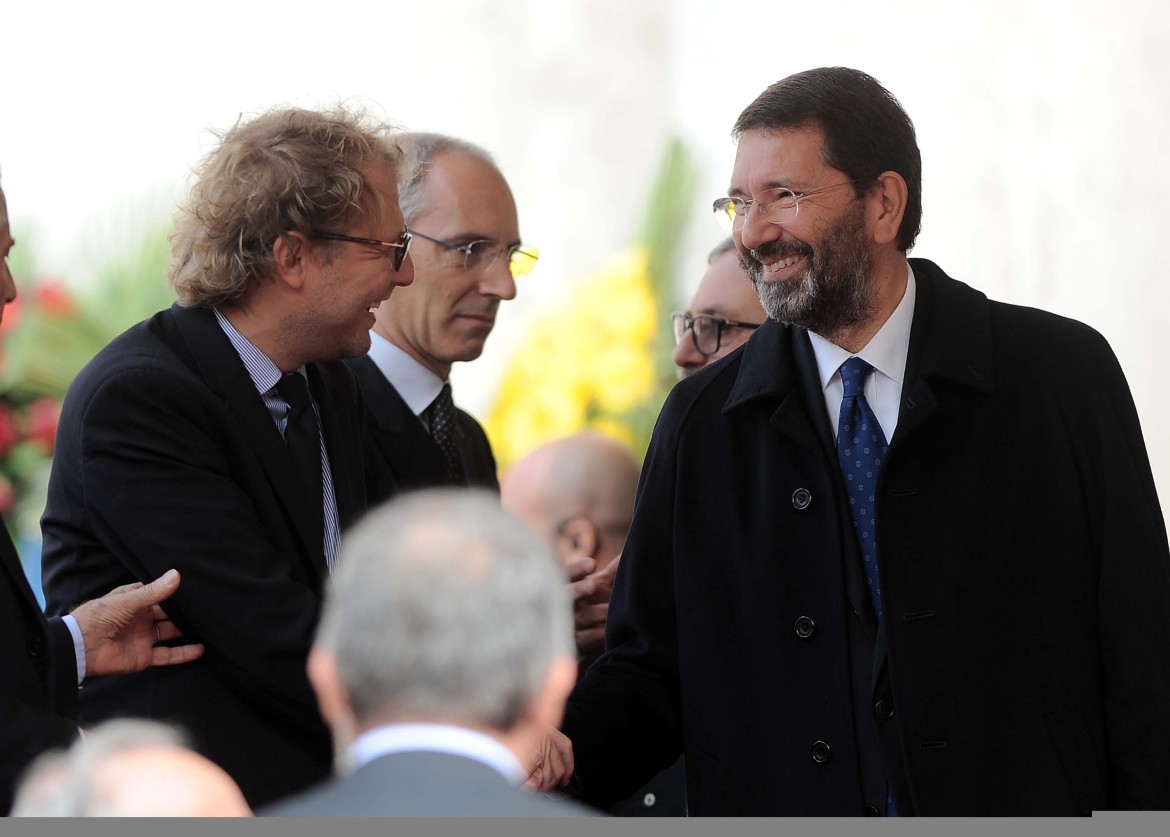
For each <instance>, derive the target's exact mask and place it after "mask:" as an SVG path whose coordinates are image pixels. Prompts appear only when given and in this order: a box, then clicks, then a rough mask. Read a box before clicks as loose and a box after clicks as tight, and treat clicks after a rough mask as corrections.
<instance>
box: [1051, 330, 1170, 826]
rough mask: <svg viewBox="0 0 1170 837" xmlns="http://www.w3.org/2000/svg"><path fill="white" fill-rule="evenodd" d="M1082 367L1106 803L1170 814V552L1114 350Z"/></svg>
mask: <svg viewBox="0 0 1170 837" xmlns="http://www.w3.org/2000/svg"><path fill="white" fill-rule="evenodd" d="M1098 339H1099V341H1100V351H1099V352H1098V353H1097V354H1096V355H1095V358H1094V361H1092V362H1090V363H1089V364H1086V366H1084V367H1082V371H1083V374H1084V381H1086V382H1088V383H1085V384H1084V385H1085V386H1087V387H1088V389H1089V391H1090V392H1091V398H1092V399H1093V403H1092V404H1090V405H1089V407H1088V408H1087V409H1085V410H1083V411H1082V412H1081V413H1080V414H1079V415H1077V416H1073V417H1070V419H1069V420H1070V421H1071V422H1073V423H1074V426H1078V425H1079V426H1080V427H1081V432H1080V433H1079V434H1078V435H1079V436H1080V438H1082V439H1085V440H1090V441H1091V443H1090V444H1087V445H1085V447H1084V450H1083V452H1082V454H1081V455H1082V458H1083V463H1082V467H1083V469H1084V472H1085V473H1086V474H1089V475H1092V476H1091V477H1090V478H1089V479H1087V480H1086V481H1085V482H1086V485H1087V486H1088V487H1089V491H1090V492H1092V493H1093V496H1092V497H1091V498H1090V500H1091V503H1090V507H1091V508H1093V509H1095V510H1097V512H1098V513H1097V520H1096V521H1095V525H1094V531H1095V533H1096V537H1097V539H1098V543H1097V544H1096V548H1097V550H1098V554H1099V555H1100V556H1101V558H1100V576H1099V586H1098V624H1099V626H1100V634H1101V642H1102V653H1101V659H1102V661H1103V664H1104V667H1105V671H1104V679H1105V712H1106V724H1107V739H1106V740H1107V742H1108V753H1107V757H1108V761H1109V765H1110V769H1109V775H1110V777H1111V778H1110V788H1109V793H1110V799H1111V804H1112V807H1113V808H1115V809H1118V810H1167V809H1170V714H1168V713H1167V707H1168V706H1170V549H1168V548H1167V540H1166V525H1165V522H1164V520H1163V517H1162V511H1161V508H1160V506H1159V503H1158V497H1157V492H1156V490H1155V487H1154V477H1153V473H1152V471H1151V469H1150V463H1149V457H1148V455H1147V453H1146V447H1145V442H1144V440H1143V438H1142V432H1141V427H1140V425H1139V422H1138V416H1137V411H1136V408H1135V407H1134V403H1133V397H1132V396H1131V394H1130V391H1129V387H1128V385H1127V384H1126V381H1125V377H1124V375H1123V373H1122V371H1121V368H1120V366H1119V365H1118V363H1117V360H1116V358H1115V357H1114V355H1113V352H1112V350H1110V349H1109V347H1108V345H1107V344H1105V341H1104V339H1103V338H1100V337H1099V336H1098Z"/></svg>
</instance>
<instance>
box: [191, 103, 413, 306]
mask: <svg viewBox="0 0 1170 837" xmlns="http://www.w3.org/2000/svg"><path fill="white" fill-rule="evenodd" d="M393 137H394V134H393V129H392V128H391V127H390V126H389V125H386V124H383V123H380V122H377V121H374V120H372V119H370V118H369V117H367V116H366V115H365V114H364V113H362V112H360V111H350V110H347V109H345V108H343V107H340V106H338V107H336V108H334V109H332V110H329V111H326V112H323V113H318V112H316V111H311V110H301V109H299V108H284V109H277V110H272V111H269V112H268V113H265V114H262V115H260V116H258V117H256V118H254V119H251V120H249V121H247V122H244V121H240V122H237V123H236V124H235V126H233V127H232V129H231V130H229V131H228V132H227V133H225V134H223V135H222V137H221V139H220V144H219V145H218V146H217V147H216V148H215V149H214V150H213V151H211V152H210V153H209V154H208V155H207V156H206V157H204V158H203V160H202V162H201V163H200V164H199V167H198V168H197V169H196V180H195V183H194V185H193V186H192V188H191V194H190V196H189V198H188V200H187V203H186V205H185V206H183V207H182V209H181V211H180V213H179V217H178V220H177V222H176V224H175V232H174V234H173V235H172V236H171V248H172V255H173V260H172V265H171V269H170V274H169V277H168V278H169V280H170V283H171V286H172V287H173V288H174V290H175V293H176V294H178V297H179V301H180V302H182V304H184V305H187V306H203V307H215V306H218V305H225V304H230V303H232V302H235V301H237V300H239V298H240V297H241V296H243V294H244V293H245V292H246V291H247V289H248V287H249V286H250V285H251V284H253V283H255V282H256V281H258V280H260V279H262V278H264V277H265V276H267V275H268V271H269V268H270V265H271V258H272V247H273V245H274V244H275V243H276V241H277V239H279V238H281V237H282V236H284V235H286V234H287V233H289V232H293V231H296V232H300V233H302V234H306V235H307V234H308V233H309V232H310V231H311V230H314V229H334V228H340V227H343V226H344V224H345V222H347V221H349V220H351V219H352V218H353V217H354V216H356V215H357V214H359V213H361V212H364V211H366V210H367V209H370V208H373V206H372V205H373V203H374V201H377V200H379V199H380V198H379V196H378V195H377V193H376V192H374V190H373V188H372V187H371V185H370V182H369V168H370V167H371V166H376V165H385V166H389V167H390V168H392V169H394V170H395V172H396V173H397V169H398V167H399V164H400V162H401V159H402V157H401V152H399V150H398V147H397V145H396V144H395V143H394V140H393ZM379 208H380V207H379Z"/></svg>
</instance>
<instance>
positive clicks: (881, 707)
mask: <svg viewBox="0 0 1170 837" xmlns="http://www.w3.org/2000/svg"><path fill="white" fill-rule="evenodd" d="M873 714H875V715H877V716H878V717H879V718H881V719H882V720H883V721H888V720H890V718H892V717H894V704H893V701H889V700H884V699H883V700H879V701H878V702H877V703H875V704H874V705H873Z"/></svg>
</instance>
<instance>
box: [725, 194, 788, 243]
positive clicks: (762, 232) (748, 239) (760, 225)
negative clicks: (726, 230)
mask: <svg viewBox="0 0 1170 837" xmlns="http://www.w3.org/2000/svg"><path fill="white" fill-rule="evenodd" d="M783 229H784V228H783V227H782V226H781V225H780V224H774V223H772V222H771V221H769V220H768V219H767V218H765V217H764V215H763V213H762V212H760V211H759V207H758V206H754V207H752V208H751V210H749V211H748V212H747V213H746V214H745V215H744V216H743V226H742V227H740V228H739V229H738V230H736V231H735V232H734V233H733V234H732V237H733V238H734V239H735V241H736V244H737V246H738V247H739V252H740V253H741V254H742V253H745V252H747V251H749V250H755V249H757V248H758V247H759V246H760V245H762V244H766V243H768V242H769V241H775V240H776V239H777V238H779V237H780V236H781V235H782V234H783Z"/></svg>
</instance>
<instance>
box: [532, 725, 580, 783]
mask: <svg viewBox="0 0 1170 837" xmlns="http://www.w3.org/2000/svg"><path fill="white" fill-rule="evenodd" d="M572 777H573V742H572V741H570V740H569V739H568V737H567V736H566V735H565V734H564V733H563V732H561V731H560V730H559V729H554V728H552V727H549V728H548V730H547V732H546V733H545V734H544V736H542V738H541V740H540V742H539V744H538V746H537V751H536V756H535V767H533V768H532V772H531V773H529V774H528V781H527V782H525V783H524V786H525V787H527V788H529V789H531V790H534V791H549V790H553V789H554V788H558V787H561V786H562V785H565V784H567V783H568V781H569V779H571V778H572Z"/></svg>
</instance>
